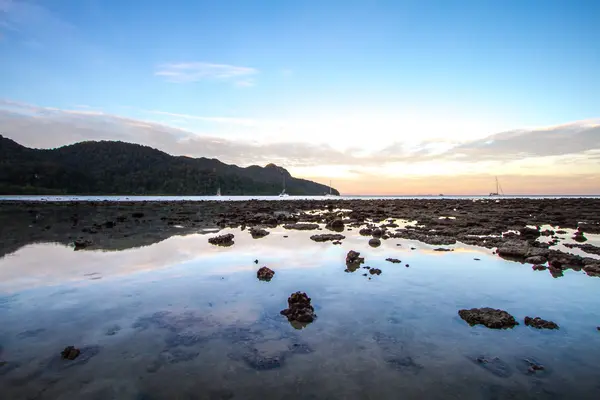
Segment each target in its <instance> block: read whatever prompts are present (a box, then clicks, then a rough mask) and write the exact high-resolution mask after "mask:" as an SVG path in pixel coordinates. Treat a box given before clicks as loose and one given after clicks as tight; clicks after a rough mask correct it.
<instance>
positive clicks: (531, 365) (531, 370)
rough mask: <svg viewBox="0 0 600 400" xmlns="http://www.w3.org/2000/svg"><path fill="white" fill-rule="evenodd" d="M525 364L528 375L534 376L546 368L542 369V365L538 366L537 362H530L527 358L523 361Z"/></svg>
mask: <svg viewBox="0 0 600 400" xmlns="http://www.w3.org/2000/svg"><path fill="white" fill-rule="evenodd" d="M523 361H525V362H526V363H527V365H528V367H527V372H528V373H530V374H535V373H536V372H537V371H543V370H545V369H546V368H544V366H543V365H541V364H538V363H537V362H535V361H533V360H530V359H528V358H526V359H525V360H523Z"/></svg>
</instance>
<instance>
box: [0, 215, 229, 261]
mask: <svg viewBox="0 0 600 400" xmlns="http://www.w3.org/2000/svg"><path fill="white" fill-rule="evenodd" d="M142 208H143V212H142V211H139V212H137V213H136V211H135V208H134V207H131V206H123V205H114V204H113V205H111V206H106V207H103V206H85V205H84V206H72V205H67V204H65V205H53V206H48V205H43V204H35V205H31V206H30V207H27V205H26V204H23V203H21V204H20V205H19V204H14V205H11V204H7V203H4V204H3V205H2V207H1V209H0V257H4V256H6V255H8V254H11V253H14V252H15V251H17V250H18V249H20V248H21V247H23V246H26V245H28V244H32V243H60V244H63V245H65V246H68V245H72V244H73V242H74V241H75V240H76V239H78V238H86V239H89V240H91V241H92V244H91V245H90V246H88V247H86V248H85V249H83V250H107V251H119V250H126V249H130V248H135V247H143V246H149V245H152V244H155V243H158V242H161V241H163V240H165V239H168V238H170V237H171V236H177V235H188V234H192V233H200V234H203V233H209V232H214V230H215V228H217V227H216V226H215V225H214V224H213V223H211V222H210V221H209V220H205V219H204V218H203V217H202V216H201V215H199V213H196V212H194V213H193V214H190V213H189V212H188V213H187V214H178V211H177V210H173V207H169V208H166V209H164V208H161V207H148V206H144V207H142ZM167 214H168V216H166V215H167Z"/></svg>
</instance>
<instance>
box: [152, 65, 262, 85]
mask: <svg viewBox="0 0 600 400" xmlns="http://www.w3.org/2000/svg"><path fill="white" fill-rule="evenodd" d="M258 72H259V71H258V70H257V69H255V68H250V67H240V66H235V65H227V64H213V63H207V62H184V63H169V64H162V65H159V66H158V67H157V68H156V71H155V72H154V75H156V76H161V77H164V78H165V79H166V80H167V81H169V82H176V83H186V82H198V81H203V80H207V81H210V80H212V81H223V82H229V83H233V84H234V85H236V86H244V87H247V86H254V80H253V79H252V76H254V75H256V74H258Z"/></svg>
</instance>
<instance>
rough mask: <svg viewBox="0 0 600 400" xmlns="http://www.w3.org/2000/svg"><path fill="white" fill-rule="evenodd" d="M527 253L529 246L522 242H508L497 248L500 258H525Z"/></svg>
mask: <svg viewBox="0 0 600 400" xmlns="http://www.w3.org/2000/svg"><path fill="white" fill-rule="evenodd" d="M528 252H529V244H528V243H527V242H526V241H524V240H508V241H506V242H504V243H503V244H502V245H501V246H500V247H498V255H500V256H502V257H516V258H525V256H526V255H527V253H528Z"/></svg>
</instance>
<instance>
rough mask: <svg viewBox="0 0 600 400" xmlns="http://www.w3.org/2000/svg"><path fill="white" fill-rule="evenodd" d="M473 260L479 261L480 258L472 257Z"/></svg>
mask: <svg viewBox="0 0 600 400" xmlns="http://www.w3.org/2000/svg"><path fill="white" fill-rule="evenodd" d="M473 260H475V261H481V258H474V259H473Z"/></svg>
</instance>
